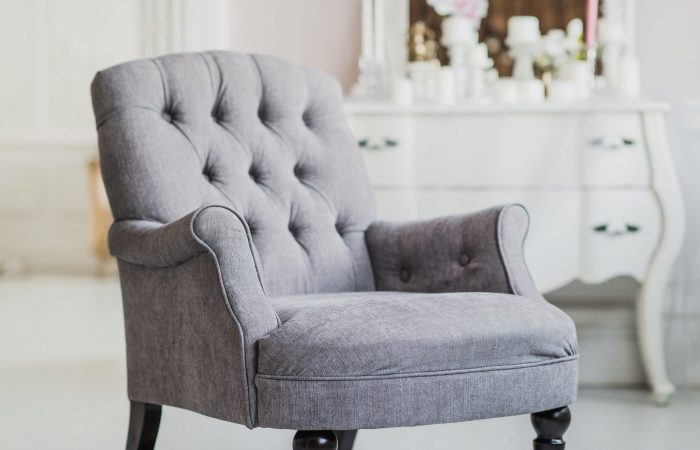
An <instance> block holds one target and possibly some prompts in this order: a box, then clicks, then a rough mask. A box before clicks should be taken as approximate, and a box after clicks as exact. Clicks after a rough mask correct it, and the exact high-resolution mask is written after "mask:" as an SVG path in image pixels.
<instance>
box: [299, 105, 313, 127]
mask: <svg viewBox="0 0 700 450" xmlns="http://www.w3.org/2000/svg"><path fill="white" fill-rule="evenodd" d="M301 120H302V121H303V122H304V125H306V127H307V128H311V122H312V119H311V113H310V112H309V110H308V109H307V110H306V111H304V113H303V114H302V115H301Z"/></svg>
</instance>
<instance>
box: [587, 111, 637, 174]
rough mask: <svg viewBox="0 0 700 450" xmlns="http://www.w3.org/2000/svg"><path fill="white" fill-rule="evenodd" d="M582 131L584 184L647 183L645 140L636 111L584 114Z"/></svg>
mask: <svg viewBox="0 0 700 450" xmlns="http://www.w3.org/2000/svg"><path fill="white" fill-rule="evenodd" d="M581 133H582V144H583V146H582V148H581V168H582V173H581V181H582V184H583V185H584V186H593V187H595V186H599V187H603V186H608V187H613V186H635V187H644V186H648V185H649V184H650V168H649V161H648V156H647V152H646V140H645V138H644V133H643V128H642V119H641V117H640V115H639V114H633V113H627V114H625V113H609V114H587V115H586V116H585V117H584V119H583V123H582V127H581Z"/></svg>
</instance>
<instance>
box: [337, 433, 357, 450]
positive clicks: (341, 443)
mask: <svg viewBox="0 0 700 450" xmlns="http://www.w3.org/2000/svg"><path fill="white" fill-rule="evenodd" d="M334 433H335V436H336V437H337V438H338V450H352V446H353V444H355V436H357V430H335V431H334Z"/></svg>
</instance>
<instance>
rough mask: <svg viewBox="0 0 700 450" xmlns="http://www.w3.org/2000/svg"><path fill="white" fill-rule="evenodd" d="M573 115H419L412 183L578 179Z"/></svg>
mask: <svg viewBox="0 0 700 450" xmlns="http://www.w3.org/2000/svg"><path fill="white" fill-rule="evenodd" d="M577 136H578V126H577V116H576V115H570V114H566V115H554V114H530V115H523V114H498V115H495V114H485V115H466V116H449V115H445V116H428V117H421V118H420V120H417V121H416V124H415V143H414V144H415V146H416V168H417V169H418V170H417V173H416V184H417V185H418V186H421V187H422V186H430V187H439V186H442V187H449V186H452V187H454V186H462V187H484V186H491V187H504V188H507V187H515V186H520V187H528V186H575V185H577V184H578V180H577V178H578V157H577V145H576V144H577V141H578V139H577Z"/></svg>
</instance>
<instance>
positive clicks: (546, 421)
mask: <svg viewBox="0 0 700 450" xmlns="http://www.w3.org/2000/svg"><path fill="white" fill-rule="evenodd" d="M530 419H531V420H532V426H533V427H534V428H535V432H536V433H537V439H535V440H534V450H564V446H565V445H566V443H565V442H564V439H563V438H564V433H565V432H566V429H567V428H569V423H570V422H571V411H569V408H568V407H567V406H564V407H563V408H556V409H550V410H549V411H542V412H538V413H534V414H532V415H531V416H530Z"/></svg>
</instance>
